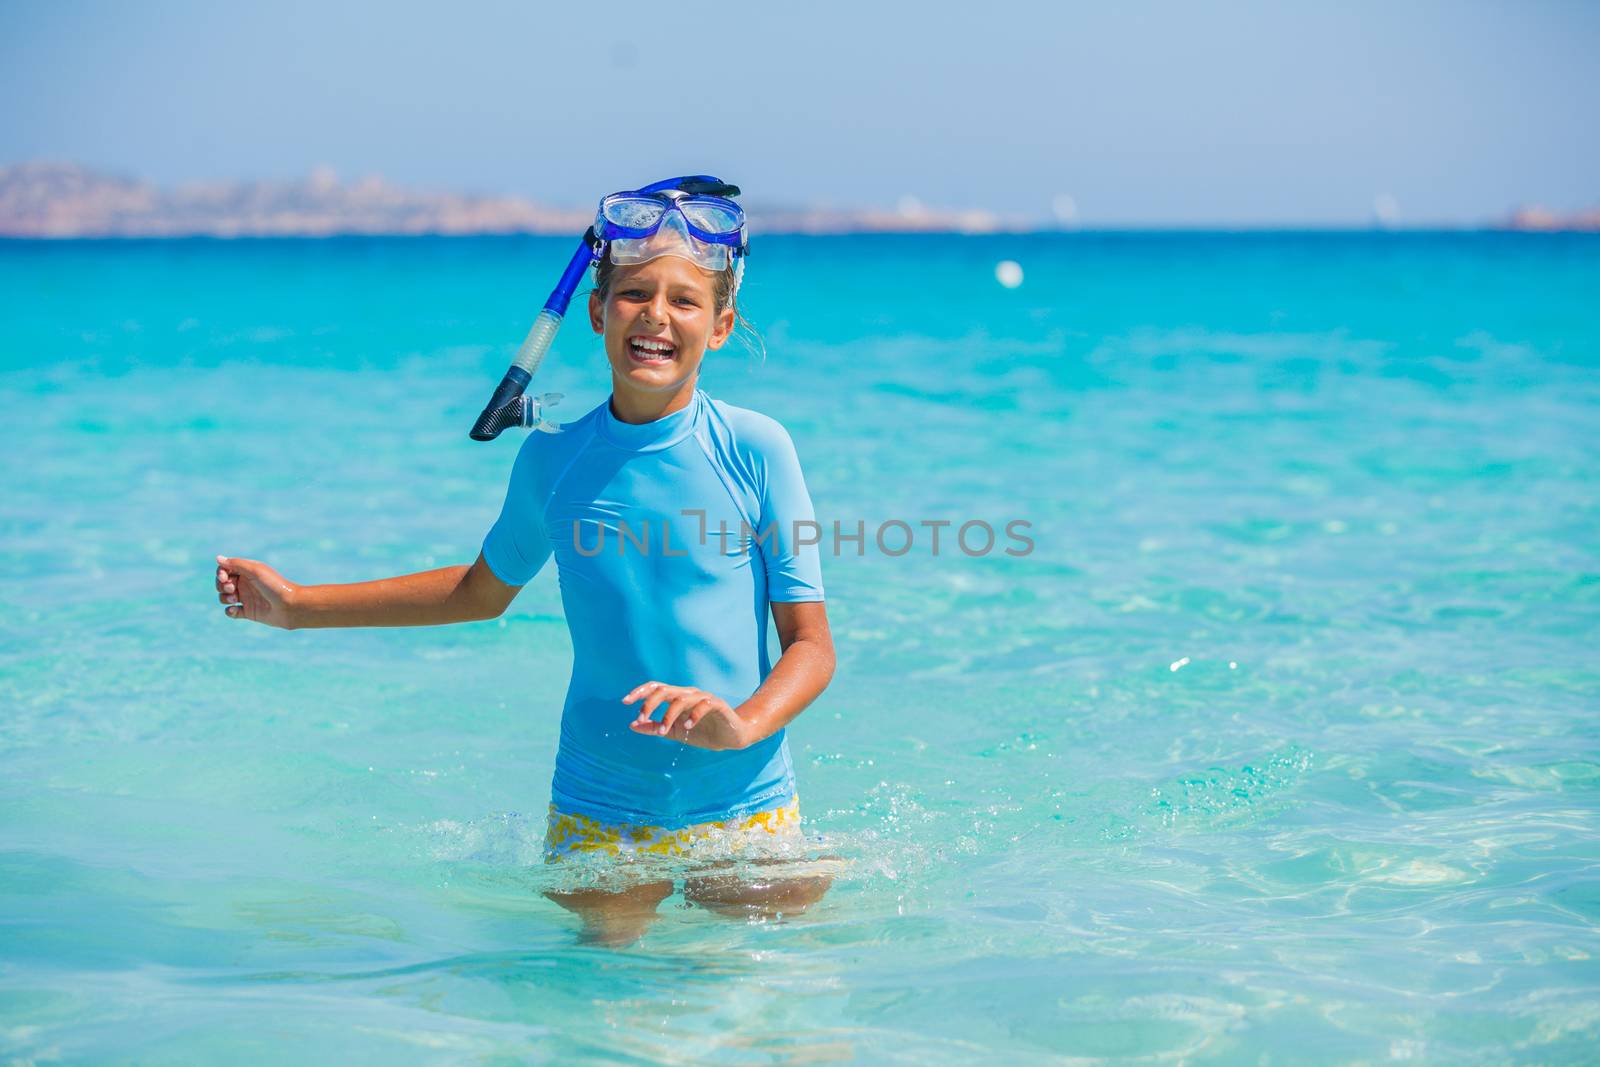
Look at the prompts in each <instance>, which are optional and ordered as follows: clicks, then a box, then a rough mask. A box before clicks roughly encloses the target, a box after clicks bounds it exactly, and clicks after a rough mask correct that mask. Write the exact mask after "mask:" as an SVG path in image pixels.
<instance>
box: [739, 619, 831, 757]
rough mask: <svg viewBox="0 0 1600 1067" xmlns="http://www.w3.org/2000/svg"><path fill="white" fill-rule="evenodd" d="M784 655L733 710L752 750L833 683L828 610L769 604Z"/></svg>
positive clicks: (793, 717)
mask: <svg viewBox="0 0 1600 1067" xmlns="http://www.w3.org/2000/svg"><path fill="white" fill-rule="evenodd" d="M772 619H773V622H774V623H776V624H777V627H778V643H779V644H780V645H782V646H783V654H782V655H781V656H779V657H778V662H777V663H774V664H773V665H772V670H771V672H770V673H768V675H767V679H766V681H764V682H762V683H761V688H759V689H757V690H756V691H755V692H754V693H752V694H751V695H750V699H749V700H746V701H745V702H744V703H743V704H740V705H739V707H738V708H737V709H736V710H737V711H738V714H739V718H740V719H742V720H743V721H744V723H745V725H746V728H747V729H748V731H749V736H748V739H747V740H746V741H745V744H746V745H753V744H755V743H756V742H757V741H761V740H764V739H766V738H768V737H771V736H772V735H773V734H775V733H777V732H778V731H779V730H781V729H783V728H784V727H785V726H787V725H789V723H791V722H793V721H794V720H795V718H796V717H797V716H798V715H799V714H800V713H801V712H802V711H804V710H805V709H806V707H807V706H808V705H809V704H810V703H811V702H812V701H813V700H815V699H817V697H818V695H820V694H821V693H822V691H823V690H824V689H826V688H828V682H830V681H831V680H832V679H833V666H834V660H833V634H832V633H830V632H829V630H828V607H827V605H826V604H825V603H823V602H822V601H820V600H816V601H804V602H795V603H789V602H784V601H776V600H775V601H772Z"/></svg>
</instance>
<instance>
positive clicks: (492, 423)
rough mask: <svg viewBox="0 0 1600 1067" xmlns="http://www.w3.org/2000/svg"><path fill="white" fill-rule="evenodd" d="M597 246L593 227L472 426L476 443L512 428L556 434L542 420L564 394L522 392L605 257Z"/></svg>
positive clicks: (554, 430)
mask: <svg viewBox="0 0 1600 1067" xmlns="http://www.w3.org/2000/svg"><path fill="white" fill-rule="evenodd" d="M597 244H600V242H599V241H598V240H597V239H596V238H595V235H594V227H592V226H591V227H589V229H588V230H586V231H585V232H584V235H583V241H582V243H581V244H580V245H579V246H578V250H577V251H576V252H574V253H573V254H572V259H571V260H570V261H569V262H568V263H567V269H566V270H564V271H562V272H561V280H560V281H559V282H557V283H556V287H555V290H554V291H553V292H552V293H551V294H550V299H548V300H546V301H545V302H544V308H543V309H542V310H541V311H540V312H539V317H538V318H536V319H534V320H533V328H532V329H530V330H529V331H528V336H527V337H526V338H524V339H523V342H522V347H521V348H519V349H517V358H516V359H513V360H512V361H511V367H510V369H509V370H507V371H506V376H505V377H504V378H501V379H500V385H499V386H498V387H497V388H496V389H495V391H494V395H493V396H492V397H490V398H489V404H488V406H487V407H485V408H484V409H483V414H481V415H479V416H478V421H477V422H475V423H473V424H472V435H471V436H472V439H473V440H474V441H493V440H494V439H495V438H496V437H499V436H500V433H501V431H503V430H505V429H506V428H507V427H510V426H526V427H529V428H538V429H540V430H544V431H546V432H547V433H554V432H556V430H557V427H556V426H555V425H554V424H553V423H550V422H546V421H545V420H544V419H543V418H542V417H541V411H542V409H543V408H545V407H551V406H554V405H555V403H556V402H557V401H559V400H560V399H561V394H560V393H545V394H543V395H541V396H537V397H533V396H524V395H523V390H524V389H526V388H528V382H529V381H531V380H532V379H533V372H534V371H536V370H538V369H539V364H540V363H541V362H543V360H544V356H545V353H546V352H548V351H550V342H552V341H554V340H555V339H556V331H557V330H559V329H561V319H562V316H564V315H566V313H567V305H568V304H570V303H572V294H573V293H574V292H576V291H577V289H578V283H579V282H580V281H582V280H583V275H584V272H585V271H587V270H588V269H589V268H590V266H592V265H593V264H594V262H595V261H596V260H597V259H599V258H600V256H601V255H602V254H603V249H604V246H603V245H602V246H601V248H602V251H600V252H597V251H596V250H595V246H596V245H597Z"/></svg>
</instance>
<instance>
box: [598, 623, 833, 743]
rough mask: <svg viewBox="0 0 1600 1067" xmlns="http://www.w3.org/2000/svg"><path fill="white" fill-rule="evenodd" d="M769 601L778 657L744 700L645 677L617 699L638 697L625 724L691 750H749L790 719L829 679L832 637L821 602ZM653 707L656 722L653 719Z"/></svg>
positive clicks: (630, 702) (831, 663)
mask: <svg viewBox="0 0 1600 1067" xmlns="http://www.w3.org/2000/svg"><path fill="white" fill-rule="evenodd" d="M771 604H772V617H773V619H774V620H775V621H776V622H777V624H778V640H779V641H780V642H782V644H783V655H781V656H779V657H778V662H777V663H775V664H773V665H772V670H771V671H769V672H767V678H766V681H764V682H762V683H761V688H759V689H757V690H756V691H755V692H754V693H752V694H751V695H750V699H749V700H746V701H745V702H744V703H743V704H740V705H739V706H738V707H737V708H735V707H733V706H732V705H730V704H729V703H728V702H727V701H726V700H724V699H723V698H722V697H719V696H717V695H716V694H715V693H708V692H706V691H705V690H703V689H696V688H695V687H694V686H692V685H668V684H667V683H665V682H658V681H649V682H645V683H644V684H643V685H639V686H635V687H634V688H633V689H632V690H631V691H630V692H629V693H628V694H627V695H626V696H624V697H623V698H622V702H623V703H624V704H632V703H633V702H634V701H636V700H639V701H642V703H641V704H640V705H639V710H638V713H637V715H636V716H635V717H634V720H633V721H632V722H631V723H629V724H628V728H629V729H630V730H632V731H633V732H634V733H636V734H647V735H650V736H653V737H660V738H662V739H663V740H667V741H681V742H683V743H684V744H686V745H694V746H695V747H696V748H710V749H730V748H748V747H749V746H751V745H753V744H755V743H756V742H757V741H763V740H765V739H767V738H769V737H771V736H772V735H773V734H775V733H777V732H778V731H779V730H781V729H783V728H784V727H785V726H787V725H788V724H789V723H791V722H793V721H794V719H795V717H796V716H797V715H799V714H800V713H801V712H802V711H804V710H805V709H806V705H808V704H810V703H811V702H812V701H813V700H815V699H816V698H817V694H819V693H821V692H822V691H823V690H824V689H826V688H827V687H828V682H829V681H830V680H831V679H832V678H833V635H832V634H830V633H829V632H828V609H827V607H826V606H825V605H824V604H823V603H822V602H821V601H820V600H818V601H808V602H803V603H802V602H789V601H776V600H775V601H771ZM658 709H659V710H660V711H661V718H660V719H659V720H657V719H654V718H652V716H654V714H655V712H656V711H657V710H658Z"/></svg>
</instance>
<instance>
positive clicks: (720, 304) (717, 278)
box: [594, 251, 767, 360]
mask: <svg viewBox="0 0 1600 1067" xmlns="http://www.w3.org/2000/svg"><path fill="white" fill-rule="evenodd" d="M737 269H738V268H737V266H736V265H735V264H733V263H729V264H728V266H727V267H726V268H725V269H723V270H719V271H717V272H716V273H715V274H713V275H712V276H711V298H712V301H713V302H714V303H715V304H716V312H717V314H719V315H720V314H721V313H722V310H723V309H724V308H732V309H733V333H732V334H730V335H729V336H730V337H733V336H738V337H739V340H740V342H741V343H742V344H743V345H744V346H745V348H747V349H749V351H750V352H751V354H752V355H759V356H760V357H761V358H762V360H765V359H766V358H767V346H766V344H765V342H763V341H762V340H761V334H760V333H759V332H758V331H757V330H756V328H755V326H754V325H753V324H751V322H750V320H749V319H747V318H745V317H744V315H743V314H742V313H741V312H740V311H739V302H738V297H737V294H735V293H734V291H733V275H734V271H735V270H737ZM616 270H617V265H616V264H615V263H613V262H611V253H610V251H607V252H606V254H605V255H604V256H603V257H601V259H600V262H599V263H598V264H597V265H596V266H595V273H594V291H595V292H597V293H599V294H600V300H601V301H602V302H604V301H605V299H606V298H607V297H609V296H610V295H611V277H612V275H613V274H615V273H616ZM741 328H743V330H744V332H745V334H748V336H742V335H740V334H739V330H740V329H741Z"/></svg>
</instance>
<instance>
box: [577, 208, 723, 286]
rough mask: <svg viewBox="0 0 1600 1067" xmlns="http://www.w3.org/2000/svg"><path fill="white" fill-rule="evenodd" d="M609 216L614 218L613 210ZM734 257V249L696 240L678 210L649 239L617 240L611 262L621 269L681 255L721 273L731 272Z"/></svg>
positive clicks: (626, 238) (628, 238)
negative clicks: (729, 265) (663, 257)
mask: <svg viewBox="0 0 1600 1067" xmlns="http://www.w3.org/2000/svg"><path fill="white" fill-rule="evenodd" d="M607 217H608V218H609V217H610V212H609V210H608V211H607ZM612 221H616V220H612ZM618 225H624V223H620V222H619V223H618ZM695 225H697V226H698V225H699V223H698V222H697V223H695ZM707 229H709V227H707ZM732 255H733V249H731V248H730V247H729V246H727V245H714V244H708V243H707V242H705V241H701V240H699V239H698V238H696V237H695V236H694V235H693V234H691V233H690V232H689V230H688V227H686V226H685V225H684V224H683V218H682V217H681V216H680V215H679V214H678V213H677V212H676V211H669V212H667V217H666V218H664V219H662V220H661V228H660V229H658V230H656V232H655V233H653V234H651V235H650V236H649V237H617V238H613V239H612V241H611V262H613V263H615V264H617V265H618V266H628V265H631V264H635V263H648V262H649V261H650V260H652V259H655V258H656V257H657V256H681V257H682V258H684V259H687V260H689V261H690V262H691V263H693V264H694V265H695V266H697V267H701V268H704V269H705V270H709V271H719V270H727V269H728V264H729V263H730V262H731V261H732Z"/></svg>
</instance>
